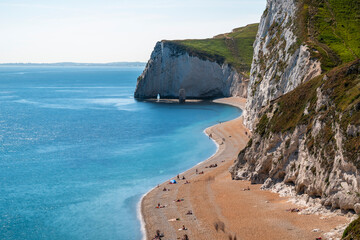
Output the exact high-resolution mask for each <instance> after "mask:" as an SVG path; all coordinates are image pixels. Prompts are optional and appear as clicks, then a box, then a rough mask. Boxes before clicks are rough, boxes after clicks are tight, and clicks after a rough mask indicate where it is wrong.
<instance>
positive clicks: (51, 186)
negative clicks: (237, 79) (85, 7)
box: [0, 67, 241, 240]
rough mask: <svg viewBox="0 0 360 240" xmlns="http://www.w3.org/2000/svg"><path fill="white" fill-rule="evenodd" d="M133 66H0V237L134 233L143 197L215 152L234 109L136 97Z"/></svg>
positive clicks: (133, 236)
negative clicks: (212, 130)
mask: <svg viewBox="0 0 360 240" xmlns="http://www.w3.org/2000/svg"><path fill="white" fill-rule="evenodd" d="M141 71H142V69H140V68H114V67H67V68H65V67H0V239H97V240H101V239H125V240H126V239H129V240H130V239H141V232H140V224H139V221H138V219H137V216H136V208H137V204H138V202H139V200H140V198H141V196H142V195H143V194H144V193H146V192H147V191H148V190H149V189H150V188H152V187H154V186H155V185H156V184H157V183H161V182H163V181H165V180H166V179H168V178H170V177H172V176H174V175H175V174H177V173H180V172H182V171H184V170H186V169H187V168H189V167H191V166H193V165H195V164H196V163H198V162H200V161H203V160H205V159H206V158H208V157H209V156H211V155H212V154H213V153H214V152H215V151H216V146H215V145H214V143H213V142H212V141H211V140H209V139H208V137H206V136H205V135H204V134H203V130H204V129H205V128H206V127H208V126H211V125H213V124H215V123H216V122H217V121H226V120H229V119H233V118H235V117H237V116H239V115H240V113H241V112H240V110H238V109H236V108H233V107H229V106H225V105H219V104H211V103H200V104H185V105H179V104H160V103H148V102H138V101H136V100H134V99H133V97H132V96H133V92H134V89H135V85H136V78H137V76H138V75H139V74H140V73H141Z"/></svg>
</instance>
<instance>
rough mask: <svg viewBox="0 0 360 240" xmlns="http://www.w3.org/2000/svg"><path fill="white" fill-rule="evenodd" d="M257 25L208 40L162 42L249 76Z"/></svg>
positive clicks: (237, 29)
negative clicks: (224, 64) (229, 66)
mask: <svg viewBox="0 0 360 240" xmlns="http://www.w3.org/2000/svg"><path fill="white" fill-rule="evenodd" d="M258 26H259V24H257V23H256V24H250V25H247V26H245V27H240V28H236V29H234V30H233V31H232V32H231V33H225V34H221V35H217V36H215V37H213V38H208V39H188V40H175V41H163V42H165V43H169V44H173V45H174V46H176V47H178V48H179V49H181V50H184V51H186V52H188V53H189V55H191V56H197V57H199V58H201V59H205V60H210V61H216V62H218V63H220V64H222V63H224V62H226V63H228V64H230V65H231V66H232V67H234V68H235V69H236V70H237V71H238V72H241V73H245V74H247V75H248V74H249V72H250V67H251V61H252V57H253V43H254V41H255V37H256V33H257V29H258Z"/></svg>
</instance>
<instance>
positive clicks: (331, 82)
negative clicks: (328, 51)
mask: <svg viewBox="0 0 360 240" xmlns="http://www.w3.org/2000/svg"><path fill="white" fill-rule="evenodd" d="M317 90H320V91H321V95H322V96H323V98H324V99H325V100H323V101H325V104H323V105H322V106H320V108H319V109H317V107H318V106H317V101H318V100H319V99H318V93H317ZM323 101H322V102H323ZM323 103H324V102H323ZM267 114H270V115H271V117H268V116H267ZM315 118H317V119H318V120H320V122H321V124H322V128H321V130H320V132H319V134H318V135H317V136H316V137H313V136H311V129H312V127H313V123H314V119H315ZM336 124H338V125H339V127H340V130H341V132H342V133H344V134H346V135H348V136H347V137H346V140H345V141H344V142H343V147H344V155H345V156H346V157H347V159H348V160H349V161H351V162H353V163H354V164H355V166H357V167H358V168H360V162H358V156H360V134H359V133H355V134H353V135H351V134H350V135H349V134H347V129H348V127H349V126H359V125H360V60H356V61H353V62H351V63H347V64H344V65H342V66H340V67H337V68H334V69H333V70H331V71H330V72H328V73H327V74H326V75H325V74H323V75H320V76H318V77H316V78H314V79H312V80H310V81H308V82H306V83H304V84H302V85H300V86H299V87H297V88H296V89H294V90H293V91H291V92H289V93H287V94H285V95H283V96H281V97H280V98H279V99H277V100H275V101H273V102H272V103H271V104H270V106H269V108H268V109H267V110H266V111H265V112H264V114H263V116H262V117H261V118H260V121H259V123H258V124H257V126H256V130H255V132H257V133H258V134H260V135H262V136H268V135H269V133H271V132H273V133H278V132H283V133H284V132H288V131H289V132H292V131H293V130H294V129H295V128H296V127H297V126H301V125H302V126H306V127H307V129H308V132H307V133H306V134H307V135H308V139H310V140H309V141H308V142H307V147H308V149H309V150H310V151H311V152H314V153H315V152H316V151H315V150H316V149H317V150H320V152H326V153H327V154H329V155H333V154H335V152H334V148H333V147H334V146H335V145H336V144H335V138H334V136H335V132H334V130H333V129H334V126H335V125H336ZM326 165H329V164H326Z"/></svg>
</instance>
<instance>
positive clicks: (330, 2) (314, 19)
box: [297, 0, 360, 71]
mask: <svg viewBox="0 0 360 240" xmlns="http://www.w3.org/2000/svg"><path fill="white" fill-rule="evenodd" d="M298 19H299V21H297V23H298V29H297V30H298V31H297V33H298V34H297V35H298V37H299V39H300V41H299V42H298V44H300V43H301V42H306V44H307V45H308V46H310V49H311V53H312V56H313V57H314V58H319V59H320V61H321V64H322V68H323V70H324V71H328V70H330V69H332V68H333V67H336V66H339V65H341V64H343V63H347V62H350V61H353V60H355V59H357V58H359V57H360V1H359V0H302V1H300V8H299V17H298Z"/></svg>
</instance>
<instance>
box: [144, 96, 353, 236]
mask: <svg viewBox="0 0 360 240" xmlns="http://www.w3.org/2000/svg"><path fill="white" fill-rule="evenodd" d="M214 102H215V103H222V104H228V105H232V106H235V107H238V108H240V109H243V108H244V105H245V102H246V99H241V98H225V99H217V100H214ZM204 133H205V134H206V135H208V136H209V137H210V134H211V139H212V140H213V141H214V142H215V144H216V146H217V150H216V152H215V153H214V154H213V155H212V156H211V157H209V158H208V159H206V160H204V161H203V162H200V163H198V164H196V165H195V166H194V167H192V168H190V169H188V170H186V171H185V172H183V173H181V174H180V175H181V176H186V181H187V180H189V181H190V184H186V183H184V182H185V180H181V179H180V180H178V179H176V177H173V178H171V179H176V181H177V182H178V184H173V185H168V181H166V182H164V183H162V184H160V186H159V187H154V188H152V189H151V190H150V191H149V192H147V193H146V194H144V195H143V197H142V198H141V199H140V202H139V204H140V208H139V211H140V217H141V218H140V221H141V225H142V226H141V227H142V234H143V236H142V239H152V238H151V236H154V235H155V232H156V230H157V229H159V230H160V231H161V232H162V233H164V235H165V237H164V238H163V239H181V238H182V237H183V235H184V234H187V235H188V236H189V239H191V240H193V239H224V240H225V239H229V236H230V235H231V236H237V237H240V239H310V238H313V239H314V238H316V237H320V236H322V237H325V233H327V232H329V231H331V230H332V229H333V228H335V227H337V226H339V225H341V224H343V223H346V222H347V220H346V218H345V217H342V216H333V217H323V216H319V215H300V214H296V213H292V212H289V211H288V209H292V208H299V206H298V205H296V204H293V203H290V202H289V200H290V198H288V197H280V196H279V194H277V193H273V192H270V191H263V190H261V189H260V186H261V185H260V184H259V185H250V182H248V181H234V180H231V177H230V173H229V171H228V169H229V167H231V166H232V164H233V161H234V160H235V159H236V158H237V155H238V153H239V152H240V150H241V149H242V148H244V147H245V146H246V144H247V141H248V140H249V138H250V136H251V133H250V131H249V130H248V129H246V128H245V127H244V125H243V124H242V115H240V116H239V117H237V118H235V119H233V120H230V121H227V122H224V123H219V124H216V125H213V126H211V127H208V128H206V129H205V130H204ZM214 163H216V164H217V166H216V167H215V168H211V167H210V168H211V169H210V168H209V166H211V165H209V164H214ZM206 165H209V166H206ZM195 169H199V171H204V174H197V173H195ZM171 179H169V180H171ZM249 186H251V191H245V189H246V188H248V187H249ZM162 188H168V189H171V191H163V190H162ZM241 189H244V191H242V190H241ZM175 199H181V201H180V203H178V202H177V201H174V200H175ZM159 203H160V204H161V205H163V206H164V208H159V209H156V208H155V206H156V205H157V204H159ZM234 206H236V207H234ZM260 209H261V210H260ZM188 211H192V213H191V215H188V214H187V213H188ZM176 219H179V220H178V221H177V220H176ZM274 224H275V225H274ZM215 225H216V226H223V229H221V228H220V229H221V230H222V231H220V230H218V227H214V226H215ZM182 226H186V228H187V229H186V230H185V231H181V230H182V229H181V228H182ZM225 226H226V227H225ZM299 236H301V237H299Z"/></svg>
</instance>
